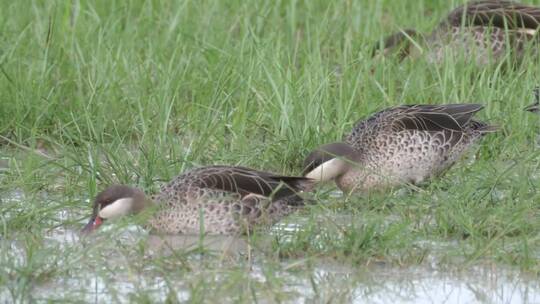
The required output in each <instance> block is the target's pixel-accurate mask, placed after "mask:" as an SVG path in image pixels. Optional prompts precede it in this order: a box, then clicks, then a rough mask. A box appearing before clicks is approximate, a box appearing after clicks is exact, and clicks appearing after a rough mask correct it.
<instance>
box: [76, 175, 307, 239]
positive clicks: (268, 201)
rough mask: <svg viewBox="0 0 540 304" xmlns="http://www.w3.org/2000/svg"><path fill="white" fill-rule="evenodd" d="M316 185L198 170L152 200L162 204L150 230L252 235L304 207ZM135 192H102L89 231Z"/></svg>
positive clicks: (296, 179) (115, 189)
mask: <svg viewBox="0 0 540 304" xmlns="http://www.w3.org/2000/svg"><path fill="white" fill-rule="evenodd" d="M310 185H311V180H309V179H306V178H304V177H291V176H282V175H276V174H272V173H268V172H262V171H257V170H253V169H249V168H245V167H231V166H209V167H202V168H198V169H194V170H191V171H189V172H186V173H184V174H181V175H179V176H177V177H175V178H174V179H173V180H172V181H170V182H169V183H168V184H166V185H164V186H163V187H161V190H160V191H159V193H157V194H155V195H152V196H151V198H150V201H151V202H153V203H155V204H157V210H156V212H155V213H154V215H153V217H152V218H151V219H150V221H149V222H148V226H149V227H150V228H152V229H153V230H155V231H158V232H161V233H171V234H198V233H199V232H204V233H207V234H237V233H242V232H246V231H247V230H249V229H251V228H253V227H255V226H260V225H269V224H272V223H274V222H275V221H277V220H279V219H281V218H282V217H284V216H286V215H288V214H290V213H291V212H293V211H295V210H297V209H298V208H300V207H302V206H303V200H302V198H301V197H300V196H299V195H298V192H300V191H302V190H304V189H306V188H309V187H310ZM130 189H131V190H130ZM130 191H133V193H138V192H140V191H139V190H137V189H135V188H130V187H127V186H121V185H117V186H111V187H110V188H109V189H107V190H105V191H103V192H102V193H100V194H99V195H98V196H97V197H96V200H95V203H94V205H95V207H94V213H93V216H92V218H93V220H91V221H90V223H89V225H87V226H88V228H85V229H87V230H93V228H92V227H93V225H94V224H93V223H94V221H95V219H96V218H99V210H100V209H103V208H105V207H107V206H109V205H112V204H114V202H116V201H118V200H120V199H122V198H124V197H131V195H130ZM141 193H142V192H141ZM104 198H106V200H105V199H104ZM145 201H146V200H145ZM134 205H135V206H136V205H137V204H134ZM139 205H140V204H139ZM102 220H103V219H99V222H100V223H101V221H102ZM201 220H202V221H201Z"/></svg>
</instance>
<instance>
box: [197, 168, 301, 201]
mask: <svg viewBox="0 0 540 304" xmlns="http://www.w3.org/2000/svg"><path fill="white" fill-rule="evenodd" d="M202 169H203V170H204V171H203V170H200V171H199V172H198V174H197V175H198V178H197V185H198V186H199V187H201V188H210V189H219V190H223V191H227V192H233V193H239V194H240V195H242V196H246V195H249V194H258V195H263V196H266V197H270V196H272V198H273V200H278V199H280V198H283V197H286V196H290V195H294V194H296V193H297V192H299V191H301V190H302V189H303V188H304V187H305V186H306V185H307V184H309V183H310V180H309V179H307V178H305V177H295V176H282V175H275V174H272V173H267V172H262V171H257V170H253V169H249V168H245V167H226V166H212V167H206V168H202Z"/></svg>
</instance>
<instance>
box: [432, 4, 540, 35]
mask: <svg viewBox="0 0 540 304" xmlns="http://www.w3.org/2000/svg"><path fill="white" fill-rule="evenodd" d="M441 25H442V26H444V25H450V26H462V25H467V26H473V25H476V26H495V27H499V28H508V29H519V28H526V29H538V28H539V27H540V7H535V6H530V5H524V4H520V3H517V2H514V1H506V0H482V1H471V2H468V3H466V4H464V5H462V6H459V7H457V8H456V9H454V10H453V11H451V12H450V14H448V16H447V17H446V19H445V20H443V22H442V24H441Z"/></svg>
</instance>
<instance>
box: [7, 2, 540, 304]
mask: <svg viewBox="0 0 540 304" xmlns="http://www.w3.org/2000/svg"><path fill="white" fill-rule="evenodd" d="M463 2H464V0H456V1H446V0H440V1H432V0H429V1H428V0H418V1H395V0H380V1H371V0H358V1H326V0H310V1H249V2H248V1H174V2H171V1H77V0H74V1H0V11H2V12H3V13H4V15H5V16H6V17H5V18H3V19H2V26H3V27H2V39H1V41H2V42H1V43H0V72H1V73H0V92H1V94H0V303H3V302H7V303H11V302H53V301H57V300H58V301H64V302H73V303H79V302H81V301H84V302H93V303H97V302H99V303H103V302H109V301H112V302H138V303H153V302H156V300H161V301H164V300H167V301H169V302H171V303H173V302H176V301H186V302H188V301H189V302H195V303H200V302H208V303H222V302H235V303H236V302H240V303H242V302H244V303H252V302H255V301H256V302H259V303H280V302H298V303H301V302H307V303H312V302H320V303H329V302H334V303H340V302H358V303H369V302H372V303H392V304H394V303H407V302H409V303H471V302H472V303H540V299H539V286H538V282H539V281H540V277H539V275H540V187H539V185H540V149H539V146H538V136H539V135H538V134H539V132H540V120H539V117H538V116H537V115H532V114H531V113H527V112H525V111H522V109H523V108H524V107H525V106H526V105H528V104H531V103H532V102H533V94H532V90H533V88H535V87H537V86H538V85H539V83H540V81H539V79H538V71H539V70H540V60H539V58H540V57H539V56H537V54H534V53H533V52H531V53H532V54H528V55H527V56H525V57H524V58H523V60H521V61H522V62H521V64H518V65H514V64H513V62H512V61H511V60H510V61H509V62H503V63H502V64H495V63H491V64H487V65H485V66H481V67H479V66H476V65H471V64H462V63H460V62H455V61H454V60H452V59H449V60H445V62H443V63H442V64H441V65H433V64H429V63H428V62H426V60H425V58H419V59H418V60H408V59H406V60H399V58H397V56H392V55H390V56H389V57H373V56H372V50H373V46H374V45H375V44H376V43H377V42H378V41H381V40H382V39H383V37H385V36H386V35H388V34H390V33H393V32H396V31H398V30H400V29H404V28H415V29H417V30H418V31H420V32H426V33H427V32H430V31H431V30H432V29H433V28H434V27H435V26H436V25H437V24H439V22H440V20H441V18H443V17H444V16H445V14H446V13H447V12H449V11H450V10H451V9H452V8H454V7H455V6H457V5H459V4H461V3H463ZM523 2H526V3H527V4H534V3H536V5H538V0H523ZM529 55H531V56H529ZM509 59H510V58H509ZM444 103H479V104H482V105H483V106H484V109H483V110H482V111H480V112H479V113H478V114H477V115H476V116H475V117H476V118H477V119H479V120H482V121H486V122H488V123H489V124H494V125H498V126H500V131H498V132H496V133H493V134H489V135H487V136H485V138H483V139H482V141H481V142H480V143H479V145H478V147H477V148H474V149H471V151H470V153H469V154H468V156H467V157H466V158H465V159H464V160H462V161H460V162H458V163H457V164H456V166H454V167H453V168H451V169H450V170H449V171H448V172H447V173H446V174H444V176H443V177H441V178H437V179H434V180H432V181H430V182H428V183H426V184H423V185H417V186H414V187H413V186H410V185H404V186H403V187H401V188H399V189H393V190H388V191H385V192H384V193H368V194H363V195H360V196H358V197H345V196H343V195H342V194H341V193H339V192H336V191H335V187H332V185H327V186H324V187H321V188H320V190H319V191H318V192H317V193H316V194H314V195H313V196H312V197H311V198H312V199H311V200H310V201H309V202H312V203H313V204H310V205H309V206H308V207H306V209H305V210H302V211H301V212H299V213H298V214H295V215H294V216H291V217H289V218H287V219H285V220H283V221H282V222H281V223H280V224H279V225H276V226H275V227H273V228H272V230H271V231H270V232H269V231H265V230H263V231H257V232H256V233H254V234H253V235H250V236H245V237H242V238H240V239H231V238H204V239H199V238H198V237H195V238H182V237H172V238H171V237H168V238H162V237H159V236H155V235H149V234H148V232H146V231H144V230H143V229H142V228H141V226H142V225H138V224H137V223H139V224H140V223H142V222H144V221H143V219H142V218H126V219H124V220H121V221H118V222H116V223H108V224H107V225H104V227H103V228H104V229H102V231H100V232H99V233H96V234H95V235H93V236H91V237H88V238H84V239H81V238H80V237H79V234H78V231H80V229H81V228H82V227H83V225H84V224H85V223H86V222H87V221H88V216H89V214H90V208H91V207H90V202H91V201H92V199H93V197H94V196H95V195H96V194H97V193H98V192H99V191H100V190H103V189H104V188H105V187H107V186H108V185H110V184H113V183H122V184H128V185H132V186H137V187H140V188H141V189H143V190H144V191H146V192H148V193H152V192H155V191H156V190H157V189H158V188H159V186H160V185H162V184H163V183H166V182H168V181H170V180H171V179H172V178H173V177H175V176H176V175H178V174H180V173H182V172H185V171H186V170H189V169H191V168H195V167H199V166H205V165H213V164H223V165H242V166H247V167H253V168H256V169H259V170H266V171H273V172H276V173H280V174H291V175H292V174H294V175H296V174H299V172H301V171H302V160H303V157H304V156H305V155H307V154H308V153H309V152H310V151H311V150H312V149H314V148H315V147H317V146H319V145H322V144H325V143H329V142H335V141H336V140H340V139H341V138H342V137H343V134H345V133H347V132H349V131H350V129H351V128H352V126H353V124H354V122H356V121H358V119H361V118H365V117H368V116H369V115H370V114H372V113H374V112H376V111H380V110H382V109H384V108H387V107H390V106H395V105H401V104H444Z"/></svg>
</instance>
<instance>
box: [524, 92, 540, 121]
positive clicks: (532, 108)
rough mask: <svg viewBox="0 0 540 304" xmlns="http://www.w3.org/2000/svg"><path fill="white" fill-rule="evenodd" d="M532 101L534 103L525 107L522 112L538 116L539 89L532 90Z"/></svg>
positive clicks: (539, 109)
mask: <svg viewBox="0 0 540 304" xmlns="http://www.w3.org/2000/svg"><path fill="white" fill-rule="evenodd" d="M534 100H535V102H534V103H533V104H532V105H528V106H526V107H525V109H524V110H525V111H528V112H531V113H535V114H539V115H540V87H536V88H534Z"/></svg>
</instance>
